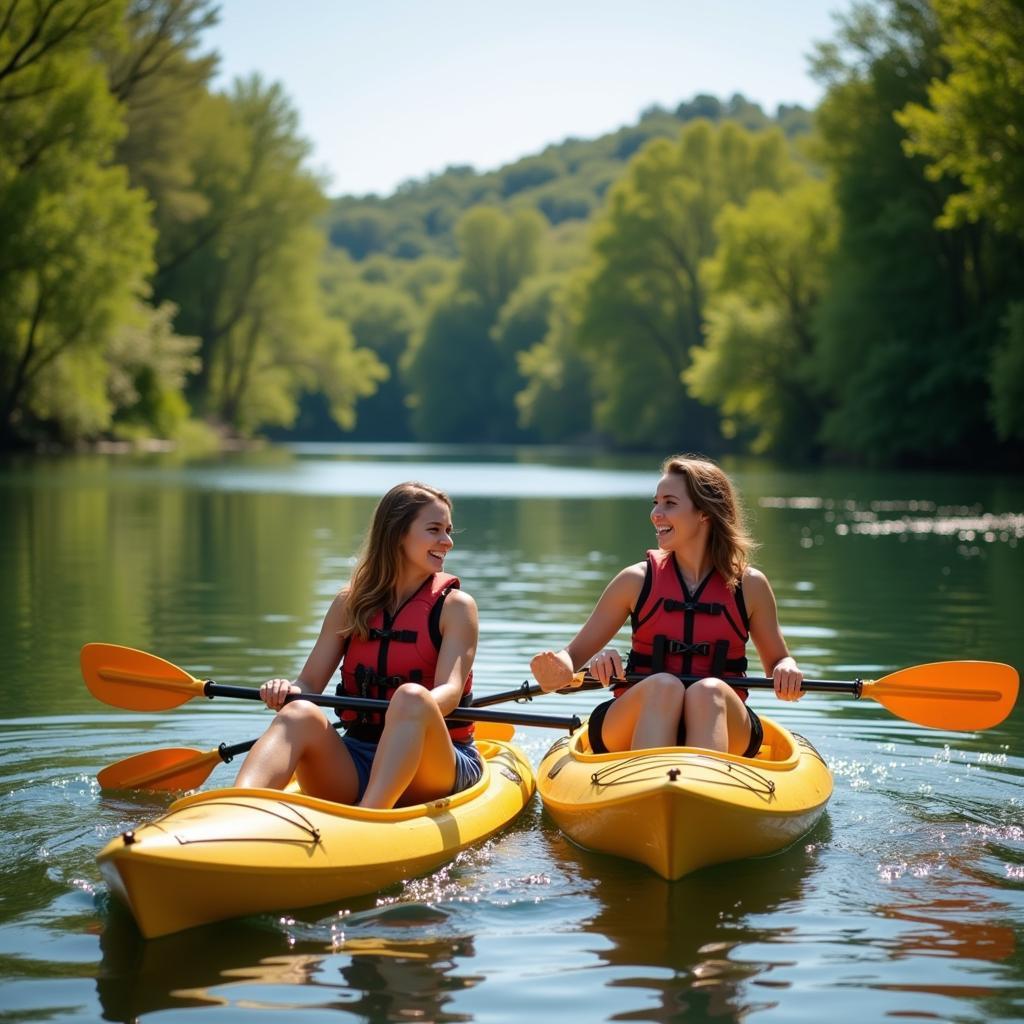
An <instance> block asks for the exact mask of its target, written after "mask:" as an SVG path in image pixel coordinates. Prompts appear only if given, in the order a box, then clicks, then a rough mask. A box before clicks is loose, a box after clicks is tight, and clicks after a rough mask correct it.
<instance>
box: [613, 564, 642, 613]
mask: <svg viewBox="0 0 1024 1024" xmlns="http://www.w3.org/2000/svg"><path fill="white" fill-rule="evenodd" d="M646 578H647V562H646V561H644V562H634V563H633V564H632V565H627V566H626V568H625V569H623V570H622V571H621V572H619V574H618V575H617V576H616V577H615V578H614V579H613V580H612V581H611V583H609V584H608V586H607V588H606V589H607V592H609V593H613V594H616V595H625V596H628V597H630V598H636V597H637V595H639V593H640V590H641V588H642V587H643V585H644V580H645V579H646ZM631 603H632V602H631Z"/></svg>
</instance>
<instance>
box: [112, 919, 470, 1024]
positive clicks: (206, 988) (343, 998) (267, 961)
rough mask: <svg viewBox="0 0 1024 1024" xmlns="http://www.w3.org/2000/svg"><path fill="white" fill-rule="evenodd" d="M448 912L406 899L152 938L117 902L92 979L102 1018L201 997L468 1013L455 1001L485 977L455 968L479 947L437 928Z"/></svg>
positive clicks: (207, 1002)
mask: <svg viewBox="0 0 1024 1024" xmlns="http://www.w3.org/2000/svg"><path fill="white" fill-rule="evenodd" d="M447 924H448V915H447V914H446V913H445V912H444V911H443V910H438V909H436V908H431V907H426V906H423V905H420V904H406V905H403V906H401V907H400V908H391V909H390V910H385V911H381V910H378V909H375V908H371V909H368V910H362V911H359V910H357V911H356V912H355V913H353V914H351V915H349V914H348V912H347V911H346V912H344V913H343V915H340V916H339V915H335V917H334V918H333V923H332V918H330V917H328V918H325V919H323V920H321V921H320V922H318V923H317V924H316V925H303V924H302V923H299V922H295V921H290V920H281V921H280V922H276V921H272V920H271V919H269V918H254V919H249V920H241V921H231V922H226V923H224V924H221V925H214V926H210V927H205V928H196V929H192V930H190V931H188V932H183V933H178V934H176V935H169V936H166V937H164V938H161V939H155V940H150V941H148V942H146V941H143V940H141V939H140V938H139V934H138V931H137V930H136V929H135V927H134V925H133V924H132V922H131V920H130V918H129V917H128V916H127V914H125V913H123V912H122V911H121V910H120V908H117V907H113V908H111V909H110V913H109V916H108V918H107V923H106V927H105V928H104V930H103V932H102V934H101V936H100V949H101V951H102V954H103V960H102V963H101V965H100V968H99V970H98V971H97V977H96V991H97V996H98V998H99V1002H100V1005H101V1006H102V1009H103V1016H104V1019H106V1020H112V1021H131V1020H136V1019H138V1018H139V1017H141V1016H143V1015H145V1014H149V1013H155V1012H157V1011H160V1010H168V1009H185V1008H188V1007H202V1006H207V1007H209V1006H224V1007H234V1008H236V1009H239V1010H245V1011H250V1010H257V1009H263V1010H286V1009H287V1010H295V1009H301V1008H309V1007H320V1008H330V1009H334V1010H342V1011H345V1012H347V1013H350V1014H352V1015H354V1016H356V1017H358V1018H359V1019H366V1020H406V1019H412V1020H429V1021H462V1020H468V1019H470V1018H469V1017H468V1016H466V1015H465V1014H461V1013H457V1012H455V1011H454V1010H453V1009H452V1008H451V1007H450V1005H449V1004H450V1003H451V1001H452V999H453V997H454V995H455V994H457V993H458V992H459V991H461V990H463V989H465V988H468V987H472V986H473V985H475V984H476V983H477V982H478V981H480V980H481V979H480V978H479V977H475V976H473V975H470V974H466V973H465V972H464V971H461V970H459V968H460V967H461V965H462V964H463V963H464V962H465V961H467V960H471V959H472V958H473V957H474V956H475V949H474V944H473V939H472V938H471V937H470V936H448V935H444V934H441V935H437V934H434V933H436V931H437V929H438V927H439V926H442V928H441V930H442V931H444V930H447V929H446V928H445V927H443V926H445V925H447ZM297 933H298V934H297ZM303 933H305V934H303ZM424 933H426V935H425V934H424ZM325 934H330V935H331V939H330V941H327V942H325V941H324V935H325Z"/></svg>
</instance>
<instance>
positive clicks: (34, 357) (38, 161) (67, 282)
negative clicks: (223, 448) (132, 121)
mask: <svg viewBox="0 0 1024 1024" xmlns="http://www.w3.org/2000/svg"><path fill="white" fill-rule="evenodd" d="M122 13H123V4H121V3H118V2H113V0H110V2H102V0H70V2H65V3H57V2H55V0H50V2H49V3H39V4H35V5H32V6H29V5H25V4H20V5H19V4H10V5H8V7H7V10H6V11H5V12H4V31H3V32H0V237H2V238H3V239H4V245H3V249H2V254H0V435H2V440H3V441H4V442H6V443H10V442H11V440H12V439H13V438H14V437H15V436H16V435H18V434H27V433H31V432H33V430H34V429H35V428H34V426H33V424H39V423H42V422H44V421H45V422H46V423H47V424H48V429H49V430H50V432H51V433H55V434H56V435H57V436H59V437H62V438H66V439H71V438H74V437H77V436H79V435H80V434H83V433H84V434H90V433H96V432H98V431H100V430H103V429H105V428H106V427H107V426H108V425H109V423H110V421H111V417H112V414H113V406H112V403H111V401H110V397H109V395H108V392H107V364H106V360H105V355H104V348H105V344H106V341H107V339H108V338H109V337H110V335H111V333H112V332H113V331H116V330H117V329H118V327H119V325H121V324H123V323H124V322H125V321H126V320H127V319H129V318H130V317H131V316H132V314H133V312H134V310H135V309H136V306H137V303H138V302H139V301H140V300H141V299H142V298H143V297H144V296H145V294H146V291H147V284H146V277H147V274H148V272H149V270H150V268H151V264H152V248H153V233H152V230H151V228H150V226H149V223H148V211H147V204H146V198H145V196H144V194H143V193H142V192H141V191H139V190H137V189H132V188H131V187H130V185H129V182H128V176H127V174H126V172H125V170H124V168H123V167H120V166H114V165H111V163H110V160H111V157H112V155H113V151H114V147H115V145H116V143H117V141H118V139H119V138H120V137H121V135H122V132H123V126H122V123H121V120H120V116H119V108H118V104H117V102H116V100H115V99H114V98H113V97H112V96H111V94H110V92H109V90H108V88H107V83H106V76H105V73H104V69H103V66H102V65H101V64H100V63H99V62H98V61H96V59H95V58H94V56H93V55H94V53H95V51H96V50H97V49H98V48H100V47H102V46H108V45H112V44H113V41H114V40H116V37H117V32H118V27H119V24H120V18H121V16H122Z"/></svg>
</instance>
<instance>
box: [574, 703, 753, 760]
mask: <svg viewBox="0 0 1024 1024" xmlns="http://www.w3.org/2000/svg"><path fill="white" fill-rule="evenodd" d="M614 703H615V698H614V697H613V698H612V699H611V700H606V701H605V702H604V703H603V704H598V705H597V707H596V708H594V710H593V711H591V712H590V718H589V720H588V723H587V735H588V736H589V737H590V749H591V750H592V751H593V752H594V753H595V754H607V753H608V748H607V747H606V746H605V745H604V740H603V739H602V738H601V726H602V725H603V724H604V716H605V715H607V714H608V709H609V708H610V707H611V706H612V704H614ZM747 714H748V715H749V716H750V742H749V743H748V744H747V749H746V750H744V751H743V755H742V756H743V757H756V756H757V752H758V751H759V750H760V749H761V744H762V743H763V742H764V726H763V725H762V724H761V719H760V718H758V717H757V712H756V711H754V709H753V708H752V707H751V706H750V705H749V704H748V705H747ZM676 746H679V747H685V746H686V726H685V725H684V724H683V719H682V717H681V716H680V719H679V731H678V732H677V733H676Z"/></svg>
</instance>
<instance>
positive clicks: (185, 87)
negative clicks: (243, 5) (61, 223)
mask: <svg viewBox="0 0 1024 1024" xmlns="http://www.w3.org/2000/svg"><path fill="white" fill-rule="evenodd" d="M216 20H217V14H216V9H215V6H214V4H213V2H212V0H131V2H130V3H129V5H128V9H127V11H126V14H125V18H124V24H123V33H122V34H121V38H120V39H119V40H118V41H117V43H116V45H112V46H110V47H109V48H107V49H106V50H105V52H104V55H103V56H104V60H105V62H106V65H107V75H108V78H109V80H110V89H111V92H112V93H113V94H114V97H115V98H116V99H117V100H118V101H119V102H120V103H121V105H122V110H123V117H124V122H125V127H126V131H125V134H124V136H123V137H122V138H121V140H120V141H119V143H118V146H117V150H116V160H117V162H118V163H120V164H123V165H124V166H125V167H126V168H127V169H128V174H129V177H130V179H131V183H132V184H133V185H135V186H137V187H139V188H143V189H145V191H146V193H147V194H148V195H149V198H150V200H151V201H152V203H153V220H154V223H155V224H156V226H157V230H158V232H159V241H158V246H157V259H158V262H162V261H163V260H164V259H165V258H166V257H167V255H168V251H167V246H166V244H165V236H166V237H170V236H169V233H168V232H167V228H168V226H169V225H171V224H174V223H177V222H185V223H187V222H189V221H191V220H192V219H194V218H195V217H197V216H200V215H201V214H203V213H204V212H205V211H206V210H207V200H206V198H205V197H204V196H203V194H202V193H201V192H200V191H199V190H198V189H197V188H196V182H195V173H194V170H193V164H194V162H195V160H196V158H197V157H198V155H199V147H200V141H201V140H200V137H199V136H198V135H197V133H196V132H195V130H194V125H193V114H194V111H195V110H196V109H197V108H198V107H200V106H201V105H202V103H203V101H204V99H205V97H206V94H207V86H208V84H209V81H210V78H211V76H212V75H213V72H214V70H215V68H216V64H217V57H216V55H215V54H212V53H207V54H203V55H196V52H195V51H197V50H198V49H199V47H200V41H201V36H202V33H203V32H204V31H205V30H206V29H207V28H209V27H210V26H211V25H213V24H214V23H215V22H216Z"/></svg>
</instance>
